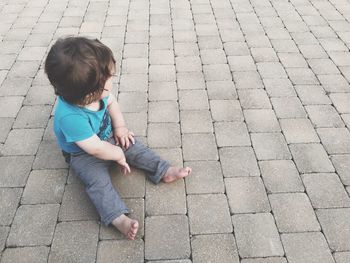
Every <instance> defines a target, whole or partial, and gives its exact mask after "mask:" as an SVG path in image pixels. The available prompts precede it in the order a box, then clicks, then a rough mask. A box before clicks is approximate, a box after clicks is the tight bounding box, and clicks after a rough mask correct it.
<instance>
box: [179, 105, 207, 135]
mask: <svg viewBox="0 0 350 263" xmlns="http://www.w3.org/2000/svg"><path fill="white" fill-rule="evenodd" d="M180 119H181V132H182V133H212V132H213V123H212V119H211V115H210V111H208V110H198V111H192V110H191V111H190V110H186V111H181V112H180Z"/></svg>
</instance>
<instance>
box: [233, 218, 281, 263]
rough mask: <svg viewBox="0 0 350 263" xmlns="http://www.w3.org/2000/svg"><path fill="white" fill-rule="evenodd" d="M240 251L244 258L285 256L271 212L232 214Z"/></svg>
mask: <svg viewBox="0 0 350 263" xmlns="http://www.w3.org/2000/svg"><path fill="white" fill-rule="evenodd" d="M232 222H233V226H234V234H235V237H236V241H237V247H238V253H239V255H240V256H241V257H242V258H248V257H269V256H283V255H284V251H283V248H282V244H281V241H280V237H279V235H278V231H277V228H276V225H275V222H274V219H273V216H272V215H271V214H269V213H258V214H242V215H234V216H232Z"/></svg>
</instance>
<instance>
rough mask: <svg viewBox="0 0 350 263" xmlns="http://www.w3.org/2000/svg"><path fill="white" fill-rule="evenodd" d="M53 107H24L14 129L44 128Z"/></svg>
mask: <svg viewBox="0 0 350 263" xmlns="http://www.w3.org/2000/svg"><path fill="white" fill-rule="evenodd" d="M51 110H52V106H45V105H35V106H23V107H22V108H21V110H20V111H19V113H18V115H17V118H16V121H15V123H14V124H13V128H44V127H46V125H47V122H48V120H49V118H50V113H51Z"/></svg>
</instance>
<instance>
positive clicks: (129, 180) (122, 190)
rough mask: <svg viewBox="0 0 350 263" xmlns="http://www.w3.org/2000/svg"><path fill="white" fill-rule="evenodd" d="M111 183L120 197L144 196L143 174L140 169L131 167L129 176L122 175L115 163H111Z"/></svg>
mask: <svg viewBox="0 0 350 263" xmlns="http://www.w3.org/2000/svg"><path fill="white" fill-rule="evenodd" d="M110 174H111V180H112V184H113V186H114V187H115V189H117V191H118V192H119V194H120V196H121V197H124V198H136V197H141V198H143V197H144V196H145V192H146V190H145V189H146V188H145V180H146V179H145V175H144V173H143V172H142V171H140V170H138V169H136V168H131V173H130V174H129V175H130V176H123V175H122V173H121V172H120V169H119V168H118V166H117V165H113V166H112V168H111V170H110Z"/></svg>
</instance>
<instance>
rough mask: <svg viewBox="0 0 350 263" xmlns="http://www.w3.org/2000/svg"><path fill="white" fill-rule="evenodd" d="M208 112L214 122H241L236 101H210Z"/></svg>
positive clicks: (239, 108) (240, 112)
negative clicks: (209, 111)
mask: <svg viewBox="0 0 350 263" xmlns="http://www.w3.org/2000/svg"><path fill="white" fill-rule="evenodd" d="M210 110H211V114H212V118H213V120H214V121H243V113H242V109H241V106H240V104H239V101H238V100H211V101H210Z"/></svg>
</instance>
